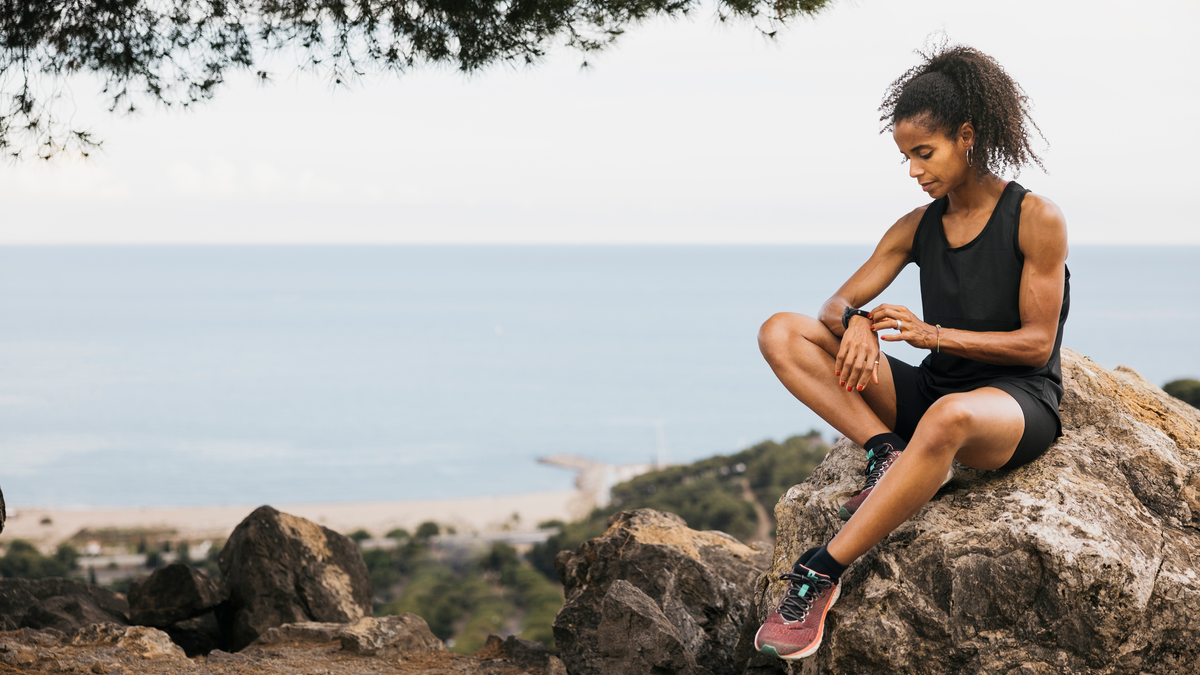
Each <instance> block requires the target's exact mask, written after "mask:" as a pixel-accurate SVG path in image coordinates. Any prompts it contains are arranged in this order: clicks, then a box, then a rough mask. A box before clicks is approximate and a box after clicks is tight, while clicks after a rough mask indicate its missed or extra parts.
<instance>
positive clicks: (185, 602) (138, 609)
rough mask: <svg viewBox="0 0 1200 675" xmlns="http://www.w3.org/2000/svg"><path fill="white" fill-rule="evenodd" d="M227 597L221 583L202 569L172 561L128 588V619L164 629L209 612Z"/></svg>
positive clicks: (139, 623)
mask: <svg viewBox="0 0 1200 675" xmlns="http://www.w3.org/2000/svg"><path fill="white" fill-rule="evenodd" d="M228 597H229V591H228V590H227V589H226V588H225V586H224V584H222V583H221V582H219V581H216V580H215V579H213V578H211V577H209V576H208V575H207V574H205V573H204V572H202V571H200V570H198V569H196V568H194V567H191V566H189V565H184V564H182V563H174V564H171V565H167V566H166V567H162V568H159V569H157V570H155V571H154V573H153V574H151V575H150V576H149V577H147V578H146V579H144V580H141V581H135V582H134V583H133V585H132V586H130V588H129V622H130V623H134V624H137V625H139V626H154V627H156V628H164V627H166V626H169V625H171V624H173V623H177V622H179V621H184V620H186V619H191V618H193V617H197V616H200V615H201V614H204V613H206V612H210V611H212V610H213V608H215V607H216V606H217V605H219V604H221V603H222V602H224V601H225V599H226V598H228Z"/></svg>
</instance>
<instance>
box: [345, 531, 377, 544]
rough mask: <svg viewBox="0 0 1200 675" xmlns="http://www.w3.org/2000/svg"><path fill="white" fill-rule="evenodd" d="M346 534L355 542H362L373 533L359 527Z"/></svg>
mask: <svg viewBox="0 0 1200 675" xmlns="http://www.w3.org/2000/svg"><path fill="white" fill-rule="evenodd" d="M346 536H347V537H349V538H350V539H351V541H353V542H354V543H356V544H361V543H363V542H364V541H366V540H368V539H370V538H371V533H370V532H367V531H366V530H364V529H362V528H359V529H357V530H355V531H353V532H351V533H350V534H348V535H346Z"/></svg>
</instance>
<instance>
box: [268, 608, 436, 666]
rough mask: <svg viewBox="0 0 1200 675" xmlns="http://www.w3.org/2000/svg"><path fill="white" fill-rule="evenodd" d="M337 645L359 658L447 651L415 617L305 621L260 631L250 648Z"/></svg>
mask: <svg viewBox="0 0 1200 675" xmlns="http://www.w3.org/2000/svg"><path fill="white" fill-rule="evenodd" d="M304 642H317V643H324V642H338V643H340V644H341V646H342V651H345V652H349V653H351V654H358V655H360V656H383V657H391V656H401V655H403V656H414V655H417V654H426V653H429V652H441V651H446V645H445V644H444V643H443V642H442V641H441V640H439V639H438V638H437V636H435V635H434V634H433V632H432V631H430V630H429V624H427V623H425V619H422V618H421V617H419V616H417V615H416V614H411V613H407V612H406V613H404V614H399V615H395V616H381V617H373V616H365V617H363V618H361V619H359V620H358V621H355V622H354V623H349V624H346V623H328V622H319V621H305V622H301V623H289V624H284V625H282V626H277V627H275V628H270V629H268V630H266V631H263V633H262V635H260V636H258V639H256V640H255V641H254V642H253V644H252V646H254V647H271V646H276V645H286V644H295V643H304Z"/></svg>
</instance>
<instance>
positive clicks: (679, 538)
mask: <svg viewBox="0 0 1200 675" xmlns="http://www.w3.org/2000/svg"><path fill="white" fill-rule="evenodd" d="M770 562H771V555H770V553H769V552H768V551H765V550H762V549H757V548H751V547H749V546H746V545H745V544H742V543H741V542H739V541H738V540H736V539H734V538H733V537H730V536H729V535H727V534H724V533H721V532H697V531H696V530H692V529H689V528H688V527H687V523H685V522H684V521H683V519H682V518H680V517H679V516H676V515H674V514H669V513H661V512H658V511H653V510H650V509H639V510H636V511H624V512H621V513H618V514H616V515H614V516H612V517H611V518H610V519H609V521H608V530H607V531H606V532H605V533H604V534H603V535H602V536H600V537H598V538H596V539H593V540H591V541H588V542H585V543H584V544H582V545H581V546H580V547H579V548H578V549H577V550H575V551H563V552H562V553H559V554H558V556H557V557H556V558H555V560H554V565H555V568H556V569H557V571H558V577H559V579H560V580H561V581H562V583H563V587H564V588H563V591H564V594H565V596H566V603H565V604H564V605H563V608H562V610H560V611H559V613H558V616H557V617H556V618H555V620H554V640H555V644H556V646H557V647H558V649H559V653H560V656H561V658H562V660H563V661H564V662H565V663H566V666H567V669H568V670H569V671H570V672H571V673H572V675H600V674H608V673H612V674H614V675H616V674H618V673H619V674H621V675H636V674H637V673H660V672H667V671H674V672H681V673H683V672H687V673H714V674H716V675H725V674H732V673H734V672H736V669H737V664H738V663H739V662H743V661H744V659H745V658H746V654H748V653H749V650H750V648H751V644H750V641H751V640H752V639H753V633H752V632H751V633H749V634H748V635H747V634H746V631H745V628H746V627H747V625H748V622H753V621H754V619H755V615H756V612H755V610H754V608H753V606H752V602H753V587H754V582H755V580H756V579H757V578H758V576H759V575H760V574H761V573H762V571H763V570H764V569H766V568H767V567H768V566H769V565H770ZM663 669H666V670H663Z"/></svg>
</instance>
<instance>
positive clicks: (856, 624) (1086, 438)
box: [749, 349, 1200, 675]
mask: <svg viewBox="0 0 1200 675" xmlns="http://www.w3.org/2000/svg"><path fill="white" fill-rule="evenodd" d="M1062 360H1063V380H1064V388H1065V391H1066V393H1065V396H1064V398H1063V402H1062V408H1061V410H1062V418H1063V431H1064V436H1063V437H1062V438H1061V439H1059V441H1058V442H1057V443H1056V444H1055V445H1054V446H1053V447H1052V448H1051V449H1050V450H1049V451H1047V453H1046V454H1045V455H1043V456H1042V457H1041V458H1039V459H1038V460H1036V461H1034V462H1032V463H1030V464H1028V465H1026V466H1023V467H1019V468H1017V469H1014V470H1012V471H975V470H970V469H966V468H965V467H961V466H958V467H956V468H957V469H958V471H957V473H956V476H955V478H954V480H953V481H951V482H950V483H949V484H948V485H947V486H945V487H944V488H943V489H942V490H941V491H940V492H939V494H938V495H936V496H935V497H934V499H933V500H932V501H931V502H930V503H929V504H928V505H926V506H925V507H924V508H922V509H921V510H920V511H919V512H917V514H916V515H915V516H913V518H911V519H910V520H909V521H908V522H907V523H905V524H903V525H901V526H900V527H899V528H897V529H896V530H895V531H894V532H892V534H891V535H890V536H888V537H887V538H886V539H884V540H883V541H882V542H880V543H879V545H877V546H876V547H874V548H873V549H872V550H870V551H869V552H868V553H867V554H866V555H864V556H863V557H862V558H860V559H859V560H858V561H857V562H855V563H854V564H853V565H851V567H850V569H849V570H848V571H847V572H846V574H845V575H844V576H843V577H842V580H843V584H844V585H843V588H842V594H841V598H840V599H839V600H838V603H837V604H836V605H835V606H834V607H833V609H832V610H831V612H830V615H829V617H828V619H827V624H826V633H825V637H824V641H823V643H822V645H821V649H820V650H819V651H818V652H817V654H816V655H814V656H813V657H812V658H810V659H808V660H806V661H804V662H801V663H800V664H797V665H792V666H789V667H790V668H792V670H793V671H800V672H804V673H817V672H837V673H841V674H846V675H849V674H852V673H881V672H919V673H929V674H931V675H940V674H943V673H945V674H950V673H1001V674H1013V675H1015V674H1017V673H1084V672H1086V673H1096V674H1100V675H1117V674H1125V673H1128V674H1130V675H1133V674H1139V675H1140V674H1147V675H1149V674H1159V673H1161V674H1163V675H1168V674H1174V673H1180V674H1183V673H1189V674H1190V673H1195V672H1197V670H1196V664H1197V663H1200V642H1197V640H1196V639H1195V638H1196V636H1197V635H1200V411H1197V410H1196V409H1195V408H1191V407H1190V406H1187V405H1186V404H1184V403H1183V402H1181V401H1178V400H1175V399H1172V398H1171V397H1170V396H1167V395H1166V394H1165V393H1163V392H1162V391H1161V390H1160V389H1158V388H1157V387H1155V386H1154V385H1152V384H1150V383H1149V382H1147V381H1146V380H1144V379H1143V378H1141V377H1140V376H1139V375H1138V374H1137V373H1136V372H1134V371H1132V370H1130V369H1128V368H1123V367H1122V368H1117V369H1116V370H1114V371H1109V370H1106V369H1104V368H1102V367H1100V366H1099V365H1097V364H1096V363H1094V362H1092V361H1090V360H1089V359H1087V358H1085V357H1081V356H1080V355H1078V354H1076V353H1074V352H1072V351H1070V350H1067V349H1064V350H1063V351H1062ZM864 463H865V460H864V457H863V451H862V450H861V449H860V448H858V447H856V446H854V445H853V444H852V443H849V442H848V441H845V440H843V441H841V442H839V443H838V444H837V445H835V446H834V448H833V449H832V450H831V451H830V453H829V455H828V456H827V457H826V458H825V460H824V461H823V462H822V463H821V465H820V466H818V467H817V469H816V470H815V471H814V472H813V473H812V475H811V476H810V477H809V478H808V480H806V481H805V482H804V483H803V484H801V485H797V486H795V487H793V488H792V489H791V490H789V491H788V492H787V494H785V495H784V496H783V498H782V499H781V500H780V501H779V503H778V505H777V506H776V507H775V515H776V519H777V521H778V535H777V540H776V554H775V561H774V563H773V566H772V568H771V570H770V571H769V572H768V573H767V574H765V575H763V578H762V579H761V580H760V582H759V585H758V590H757V606H758V612H759V620H760V621H761V620H762V619H765V617H766V613H767V612H768V611H769V610H770V608H771V607H773V606H774V605H775V604H776V603H777V602H778V600H779V598H780V597H781V595H782V593H783V590H784V588H785V582H783V581H780V580H779V579H778V577H779V575H780V574H782V573H783V572H784V571H786V570H787V569H788V568H790V567H791V565H792V563H793V561H794V560H795V559H796V558H797V557H798V556H799V555H800V554H801V553H802V552H803V551H804V550H806V549H807V548H809V547H810V546H816V545H820V544H823V543H825V542H827V541H828V540H829V539H831V538H832V537H833V536H834V534H836V533H837V531H838V529H839V528H840V527H841V526H842V523H841V521H840V520H839V519H838V516H837V512H838V507H839V506H840V505H841V504H842V503H843V502H844V501H845V500H846V499H847V498H849V497H850V496H851V495H852V494H853V493H854V492H855V491H857V489H858V488H859V486H860V483H861V481H862V474H863V466H864ZM749 665H750V670H751V671H755V670H763V671H765V670H770V669H782V668H783V667H784V664H783V662H781V661H778V660H773V659H769V658H767V657H765V656H761V655H755V656H754V658H753V659H752V660H751V662H750V663H749Z"/></svg>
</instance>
